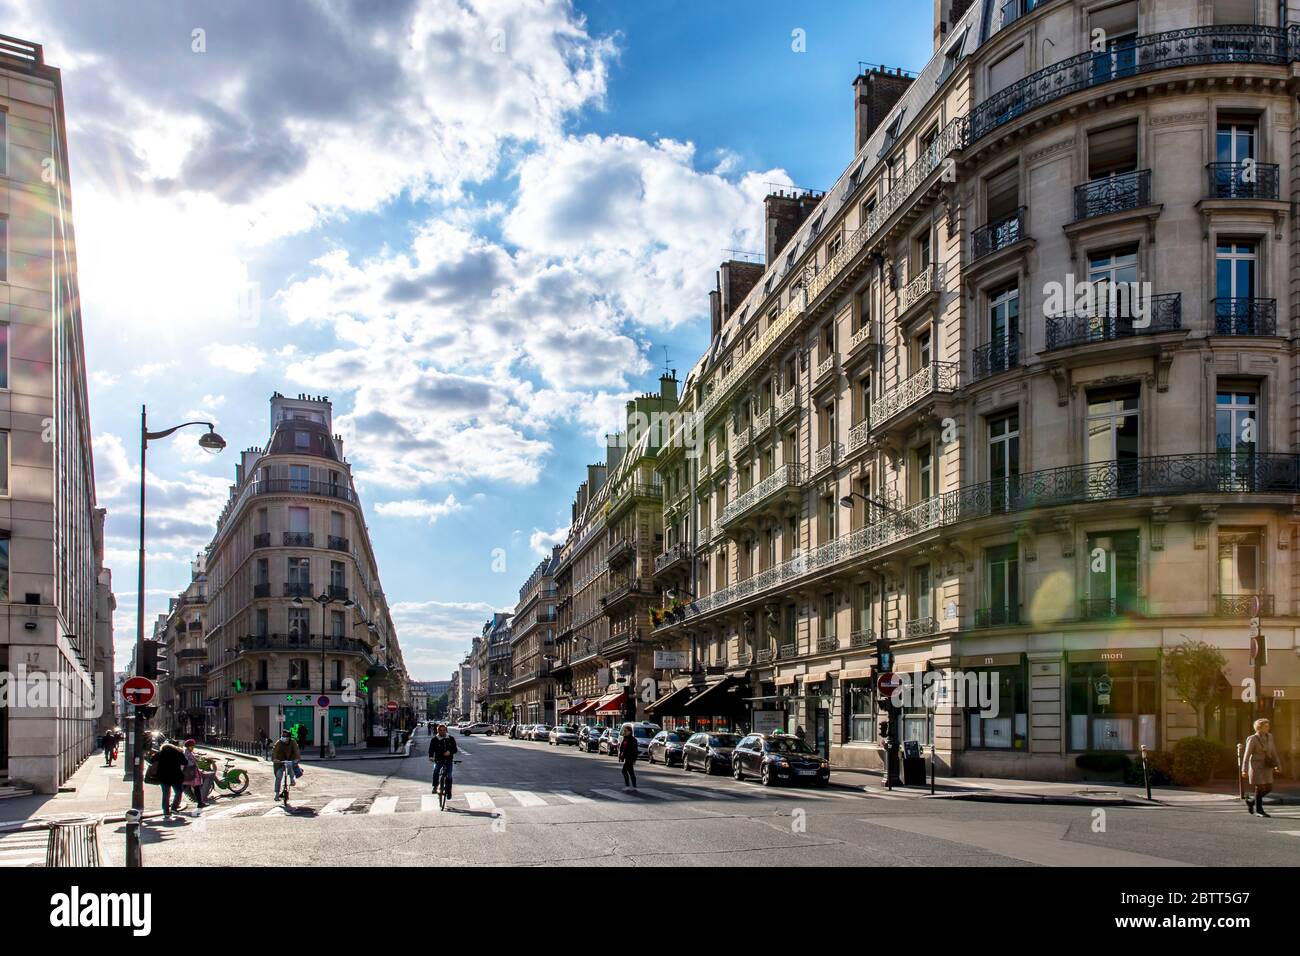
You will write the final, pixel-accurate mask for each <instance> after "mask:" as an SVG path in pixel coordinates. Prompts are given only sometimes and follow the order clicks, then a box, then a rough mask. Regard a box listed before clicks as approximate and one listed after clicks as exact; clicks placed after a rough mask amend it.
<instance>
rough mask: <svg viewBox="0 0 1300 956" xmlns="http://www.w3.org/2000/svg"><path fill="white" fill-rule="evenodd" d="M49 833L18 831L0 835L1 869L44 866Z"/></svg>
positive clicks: (45, 831)
mask: <svg viewBox="0 0 1300 956" xmlns="http://www.w3.org/2000/svg"><path fill="white" fill-rule="evenodd" d="M48 842H49V831H48V830H44V829H40V830H17V831H15V832H13V833H5V834H0V868H11V867H21V866H44V865H45V847H46V844H47V843H48Z"/></svg>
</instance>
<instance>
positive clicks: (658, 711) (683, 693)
mask: <svg viewBox="0 0 1300 956" xmlns="http://www.w3.org/2000/svg"><path fill="white" fill-rule="evenodd" d="M702 690H704V685H700V684H687V685H685V686H684V687H677V688H674V689H672V690H670V691H669V692H668V693H666V694H664V695H663V696H662V697H660V698H659V699H658V700H656V701H654V702H653V703H650V704H646V708H645V712H646V720H648V721H650V722H651V723H655V724H658V725H659V726H661V727H663V729H664V730H686V731H690V730H694V729H695V728H694V727H693V726H691V718H690V716H689V715H687V713H686V710H685V707H686V704H687V703H689V702H690V701H691V699H692V698H693V697H695V695H696V694H697V693H699V692H700V691H702ZM701 729H707V728H701Z"/></svg>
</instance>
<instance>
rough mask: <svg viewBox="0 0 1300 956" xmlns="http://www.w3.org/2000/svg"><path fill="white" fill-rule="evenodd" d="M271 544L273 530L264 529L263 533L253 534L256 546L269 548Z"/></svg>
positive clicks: (254, 545)
mask: <svg viewBox="0 0 1300 956" xmlns="http://www.w3.org/2000/svg"><path fill="white" fill-rule="evenodd" d="M270 546H271V532H269V531H263V532H262V533H261V534H255V535H253V547H254V548H269V547H270Z"/></svg>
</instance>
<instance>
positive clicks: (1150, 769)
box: [1124, 750, 1174, 787]
mask: <svg viewBox="0 0 1300 956" xmlns="http://www.w3.org/2000/svg"><path fill="white" fill-rule="evenodd" d="M1147 774H1148V776H1149V777H1150V780H1151V786H1153V787H1163V786H1167V785H1168V784H1171V783H1173V782H1174V755H1173V754H1172V753H1170V752H1169V751H1168V750H1148V751H1147ZM1124 782H1125V783H1131V784H1136V785H1138V786H1141V785H1142V784H1143V782H1144V780H1143V777H1142V758H1141V757H1139V758H1138V759H1137V760H1134V761H1133V765H1132V767H1130V768H1129V771H1128V773H1127V774H1125V776H1124Z"/></svg>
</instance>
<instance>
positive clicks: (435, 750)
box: [429, 724, 456, 800]
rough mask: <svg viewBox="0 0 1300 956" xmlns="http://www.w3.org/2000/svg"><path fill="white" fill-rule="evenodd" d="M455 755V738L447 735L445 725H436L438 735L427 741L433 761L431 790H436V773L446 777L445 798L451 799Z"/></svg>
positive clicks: (435, 791)
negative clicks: (452, 767) (452, 769)
mask: <svg viewBox="0 0 1300 956" xmlns="http://www.w3.org/2000/svg"><path fill="white" fill-rule="evenodd" d="M455 756H456V738H454V737H449V736H447V725H446V724H439V725H438V735H437V736H436V737H434V738H433V739H431V740H430V741H429V759H430V760H432V761H433V792H434V793H437V792H438V774H439V772H441V773H442V774H444V775H445V776H446V778H447V799H448V800H450V799H451V765H452V758H453V757H455Z"/></svg>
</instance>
